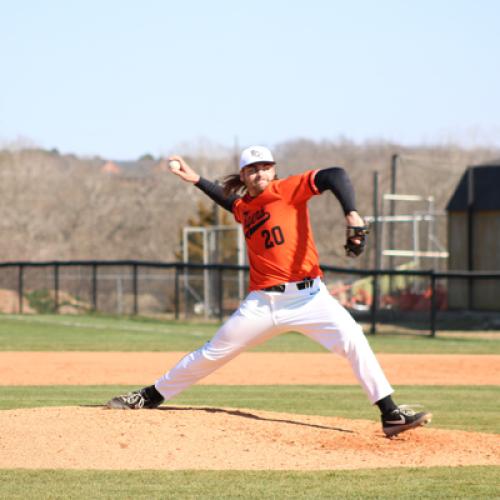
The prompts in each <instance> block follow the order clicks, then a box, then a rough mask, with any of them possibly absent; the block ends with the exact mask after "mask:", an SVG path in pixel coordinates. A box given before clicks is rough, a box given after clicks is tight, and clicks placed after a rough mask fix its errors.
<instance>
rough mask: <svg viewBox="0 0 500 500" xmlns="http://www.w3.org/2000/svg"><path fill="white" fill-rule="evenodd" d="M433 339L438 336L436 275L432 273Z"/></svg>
mask: <svg viewBox="0 0 500 500" xmlns="http://www.w3.org/2000/svg"><path fill="white" fill-rule="evenodd" d="M430 306H431V337H435V336H436V313H437V311H436V307H437V303H436V275H435V274H434V271H432V272H431V304H430Z"/></svg>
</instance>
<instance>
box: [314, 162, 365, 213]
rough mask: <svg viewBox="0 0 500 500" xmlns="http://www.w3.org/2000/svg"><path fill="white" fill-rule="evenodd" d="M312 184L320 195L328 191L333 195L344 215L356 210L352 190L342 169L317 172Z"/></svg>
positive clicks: (334, 168) (335, 168)
mask: <svg viewBox="0 0 500 500" xmlns="http://www.w3.org/2000/svg"><path fill="white" fill-rule="evenodd" d="M314 183H315V184H316V187H317V188H318V191H319V192H320V193H322V192H323V191H326V190H327V189H329V190H330V191H331V192H332V193H333V194H334V195H335V197H336V198H337V199H338V200H339V202H340V204H341V205H342V210H344V214H345V215H347V214H348V213H349V212H352V211H354V210H356V199H355V196H354V188H353V187H352V184H351V181H350V179H349V176H348V175H347V172H346V171H345V170H344V169H343V168H341V167H331V168H325V169H324V170H319V171H318V172H317V173H316V176H315V178H314Z"/></svg>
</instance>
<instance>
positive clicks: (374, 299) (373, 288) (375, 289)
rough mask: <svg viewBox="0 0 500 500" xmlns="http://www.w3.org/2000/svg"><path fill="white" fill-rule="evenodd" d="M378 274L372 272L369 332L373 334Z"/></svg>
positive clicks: (376, 305)
mask: <svg viewBox="0 0 500 500" xmlns="http://www.w3.org/2000/svg"><path fill="white" fill-rule="evenodd" d="M378 291H379V288H378V275H377V274H376V273H374V274H373V280H372V307H371V327H370V333H371V334H372V335H375V334H376V333H377V311H378Z"/></svg>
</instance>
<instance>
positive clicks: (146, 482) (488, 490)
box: [0, 466, 499, 499]
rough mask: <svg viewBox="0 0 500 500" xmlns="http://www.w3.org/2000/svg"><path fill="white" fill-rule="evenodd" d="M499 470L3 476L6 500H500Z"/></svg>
mask: <svg viewBox="0 0 500 500" xmlns="http://www.w3.org/2000/svg"><path fill="white" fill-rule="evenodd" d="M498 473H499V470H498V467H493V466H491V467H481V466H471V467H459V468H452V467H433V468H431V469H424V468H398V469H372V470H358V471H331V472H323V471H322V472H287V471H284V472H283V471H272V472H271V471H257V472H255V471H249V472H239V471H178V472H176V471H174V472H171V471H151V470H147V471H54V470H36V471H34V470H12V471H10V470H9V471H7V470H3V471H2V470H0V497H1V498H13V499H25V498H37V499H46V498H47V499H48V498H50V499H57V498H61V499H62V498H64V499H67V498H73V499H75V498H85V499H87V498H176V499H179V498H182V499H199V498H203V499H212V498H213V499H220V498H259V499H260V498H280V499H281V498H287V499H289V498H307V499H310V498H381V499H383V498H408V499H410V498H411V499H414V498H481V499H486V498H498V496H497V495H498V490H497V484H498Z"/></svg>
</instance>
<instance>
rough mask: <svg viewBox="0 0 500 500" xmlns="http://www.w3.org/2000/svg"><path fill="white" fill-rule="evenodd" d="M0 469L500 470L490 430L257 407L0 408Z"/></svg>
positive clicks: (496, 439) (499, 452) (498, 449)
mask: <svg viewBox="0 0 500 500" xmlns="http://www.w3.org/2000/svg"><path fill="white" fill-rule="evenodd" d="M0 428H1V429H2V432H1V435H0V450H1V453H0V468H2V469H8V468H29V469H37V468H48V469H131V470H132V469H165V470H167V469H168V470H177V469H205V470H209V469H210V470H217V469H218V470H222V469H233V470H252V469H253V470H259V469H260V470H263V469H265V470H272V469H274V470H321V469H358V468H376V467H408V466H412V467H415V466H418V467H427V466H438V465H447V466H456V465H500V446H499V444H500V438H499V437H498V436H496V435H492V434H479V433H471V432H464V431H450V430H439V429H433V428H432V427H427V428H420V429H417V430H413V431H409V432H407V433H405V434H402V435H400V436H399V437H397V438H395V439H387V438H385V437H384V436H383V434H382V431H381V428H380V425H379V424H377V423H375V422H371V421H366V420H347V419H342V418H332V417H319V416H306V415H289V414H284V413H273V412H266V411H260V410H259V411H257V410H236V409H227V408H205V407H196V408H193V407H181V406H178V407H173V406H165V407H162V408H160V409H158V410H143V411H120V410H106V409H103V408H89V407H64V408H35V409H23V410H6V411H2V412H0Z"/></svg>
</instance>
